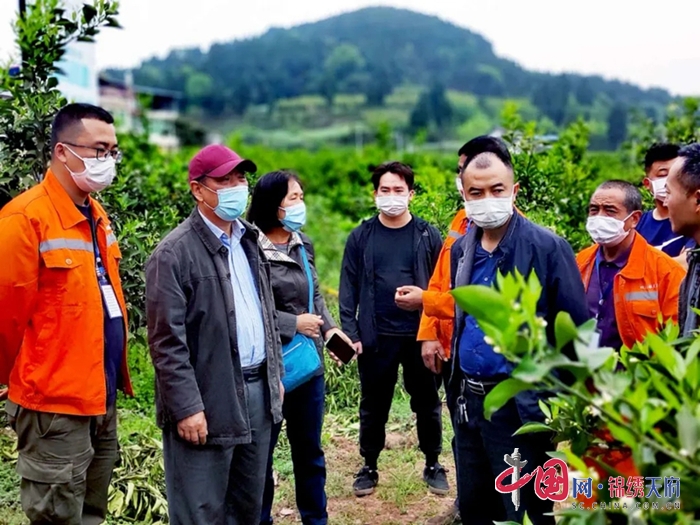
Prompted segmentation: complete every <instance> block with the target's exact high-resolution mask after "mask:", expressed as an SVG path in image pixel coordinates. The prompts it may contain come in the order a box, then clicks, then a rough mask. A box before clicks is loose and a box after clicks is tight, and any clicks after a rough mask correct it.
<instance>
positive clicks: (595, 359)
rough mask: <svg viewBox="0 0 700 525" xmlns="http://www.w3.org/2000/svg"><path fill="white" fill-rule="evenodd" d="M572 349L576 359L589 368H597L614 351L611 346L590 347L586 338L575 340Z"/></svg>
mask: <svg viewBox="0 0 700 525" xmlns="http://www.w3.org/2000/svg"><path fill="white" fill-rule="evenodd" d="M591 335H592V334H591ZM574 349H575V350H576V356H577V357H578V360H579V361H580V362H582V363H584V364H585V365H586V366H587V367H588V368H590V369H591V370H598V369H599V368H600V367H602V366H603V365H604V364H605V362H606V361H607V360H608V359H610V356H612V355H613V353H614V352H615V351H614V350H613V349H612V348H591V345H590V339H588V338H587V339H586V340H585V341H579V340H576V342H575V343H574Z"/></svg>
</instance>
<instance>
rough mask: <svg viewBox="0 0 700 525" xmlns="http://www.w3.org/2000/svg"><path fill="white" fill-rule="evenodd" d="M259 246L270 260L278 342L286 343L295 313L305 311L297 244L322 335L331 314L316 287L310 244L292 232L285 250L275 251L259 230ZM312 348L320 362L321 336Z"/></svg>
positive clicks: (331, 325) (294, 325)
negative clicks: (306, 261) (307, 268)
mask: <svg viewBox="0 0 700 525" xmlns="http://www.w3.org/2000/svg"><path fill="white" fill-rule="evenodd" d="M259 240H260V246H261V247H262V249H263V251H264V253H265V257H266V259H267V261H268V262H269V263H270V281H271V282H272V292H273V294H274V296H275V308H277V324H278V326H279V329H280V336H281V338H282V344H287V343H289V342H290V341H291V340H292V338H293V337H294V336H295V335H296V333H297V316H298V315H301V314H307V313H309V285H308V280H307V278H306V272H305V271H304V262H303V259H302V251H301V244H302V242H303V243H304V249H305V250H306V254H307V256H308V257H309V265H310V266H311V274H312V277H313V286H314V299H313V303H314V314H315V315H320V316H321V318H322V319H323V326H321V333H322V334H325V333H326V332H327V331H328V330H330V329H331V328H335V327H336V324H335V321H334V320H333V317H332V316H331V313H330V312H329V311H328V308H327V307H326V301H325V300H324V299H323V295H322V294H321V290H320V289H319V284H318V276H317V274H316V267H315V265H314V258H315V257H314V256H315V254H314V245H313V244H312V242H311V239H309V238H308V237H307V236H306V235H304V234H303V233H293V234H292V237H291V239H290V241H289V251H288V253H283V252H281V251H279V250H278V249H277V248H276V247H275V245H274V244H272V242H271V241H270V240H269V239H268V238H267V237H266V236H265V234H264V233H262V232H260V233H259ZM316 347H317V348H318V350H319V354H320V355H321V362H323V339H322V338H320V337H319V338H318V339H317V340H316Z"/></svg>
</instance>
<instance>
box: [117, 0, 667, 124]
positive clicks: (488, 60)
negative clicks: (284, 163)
mask: <svg viewBox="0 0 700 525" xmlns="http://www.w3.org/2000/svg"><path fill="white" fill-rule="evenodd" d="M465 23H468V21H465ZM122 73H123V72H122V71H108V72H107V74H108V75H113V76H116V75H121V74H122ZM134 80H135V82H136V83H137V84H141V85H148V86H153V87H160V88H167V89H174V90H178V91H181V92H183V93H185V95H186V105H187V108H188V110H190V111H191V112H192V113H193V114H199V115H201V116H204V117H208V118H211V117H216V118H226V117H235V116H239V117H240V116H243V115H245V114H246V111H248V110H249V109H250V108H252V107H255V106H266V107H273V106H274V107H276V106H277V103H278V101H281V100H287V99H293V98H296V97H302V96H309V95H317V96H320V97H322V98H323V99H325V100H326V101H328V102H331V101H335V100H337V97H338V95H343V94H345V95H361V96H362V98H361V100H362V104H363V106H365V107H368V108H382V107H385V105H386V102H387V97H388V96H389V95H391V94H392V93H394V92H395V90H396V88H398V87H401V86H418V87H421V86H422V87H424V88H428V87H430V86H435V85H438V86H442V87H444V88H446V89H447V90H451V91H453V92H462V93H468V94H471V95H473V96H474V97H476V99H477V100H479V101H480V103H481V102H483V100H485V99H506V98H513V99H520V100H525V101H529V103H530V104H531V105H532V106H533V107H534V108H535V109H536V110H537V112H538V115H539V116H541V117H546V118H547V119H548V120H549V121H551V122H552V123H553V124H554V125H555V126H560V125H562V124H564V123H566V122H568V121H570V120H572V119H574V118H576V117H577V116H579V115H582V116H584V117H585V118H588V119H591V120H598V121H601V120H602V121H603V122H605V121H606V120H607V118H608V116H609V115H610V113H611V111H612V109H613V108H614V107H617V108H618V109H620V108H623V109H624V108H629V107H635V108H639V109H641V110H643V111H645V112H646V113H647V114H648V115H650V116H654V117H658V116H660V113H661V111H662V110H663V108H664V107H665V106H666V105H667V104H668V102H669V101H670V100H671V96H670V95H669V93H668V92H666V91H664V90H662V89H641V88H639V87H637V86H634V85H632V84H629V83H624V82H619V81H614V80H605V79H603V78H601V77H598V76H583V75H575V74H561V75H552V74H546V73H537V72H532V71H528V70H525V69H523V68H522V67H520V66H519V65H518V64H516V63H515V62H512V61H510V60H506V59H504V58H501V57H499V56H497V55H496V54H495V53H494V51H493V47H492V45H491V43H490V42H489V41H488V40H486V39H485V38H483V37H482V36H480V35H478V34H476V33H474V32H472V31H469V30H467V29H465V28H462V27H459V26H457V25H454V24H452V23H449V22H446V21H444V20H441V19H439V18H437V17H434V16H427V15H424V14H420V13H416V12H413V11H408V10H404V9H395V8H389V7H371V8H366V9H361V10H358V11H354V12H350V13H346V14H342V15H339V16H335V17H332V18H329V19H326V20H322V21H320V22H315V23H310V24H304V25H300V26H297V27H293V28H291V29H270V30H269V31H267V32H266V33H265V34H263V35H261V36H259V37H255V38H250V39H245V40H238V41H234V42H230V43H223V44H215V45H213V46H212V47H211V48H210V49H209V50H208V51H206V52H205V51H202V50H200V49H183V50H175V51H172V52H171V53H170V54H169V55H168V56H167V57H166V58H163V59H157V58H153V59H150V60H147V61H145V62H144V63H143V64H141V66H140V67H138V68H136V69H135V70H134ZM482 105H483V104H482ZM258 113H259V112H258ZM618 113H619V111H618ZM462 116H463V115H462ZM404 120H406V119H404ZM334 123H335V122H334ZM458 124H459V122H458ZM603 131H605V130H603Z"/></svg>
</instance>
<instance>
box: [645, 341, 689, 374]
mask: <svg viewBox="0 0 700 525" xmlns="http://www.w3.org/2000/svg"><path fill="white" fill-rule="evenodd" d="M647 342H648V343H649V347H650V348H651V350H652V352H653V355H654V356H655V357H656V358H657V360H658V362H659V363H660V364H661V365H662V366H663V367H664V368H665V369H666V370H668V371H669V372H670V373H671V375H672V376H673V377H674V378H675V379H676V380H678V381H682V380H683V377H684V376H685V368H686V367H685V361H684V360H683V358H682V357H681V354H679V353H678V352H677V351H676V350H675V349H674V348H673V347H672V346H671V345H669V344H668V343H666V342H664V341H663V340H662V339H661V338H660V337H659V336H658V335H656V334H651V335H649V336H648V337H647Z"/></svg>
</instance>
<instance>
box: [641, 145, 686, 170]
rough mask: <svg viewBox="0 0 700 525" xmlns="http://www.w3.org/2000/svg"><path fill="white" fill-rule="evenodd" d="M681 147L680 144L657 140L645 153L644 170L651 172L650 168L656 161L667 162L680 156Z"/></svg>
mask: <svg viewBox="0 0 700 525" xmlns="http://www.w3.org/2000/svg"><path fill="white" fill-rule="evenodd" d="M680 149H681V147H680V146H679V145H678V144H671V143H668V142H663V143H660V142H657V143H655V144H652V145H651V147H650V148H649V149H648V150H647V153H646V155H644V171H645V172H647V173H649V170H650V169H651V167H652V166H653V164H654V163H655V162H666V161H668V160H673V159H675V158H676V157H678V151H679V150H680Z"/></svg>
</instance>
